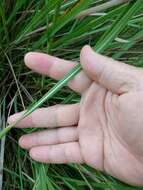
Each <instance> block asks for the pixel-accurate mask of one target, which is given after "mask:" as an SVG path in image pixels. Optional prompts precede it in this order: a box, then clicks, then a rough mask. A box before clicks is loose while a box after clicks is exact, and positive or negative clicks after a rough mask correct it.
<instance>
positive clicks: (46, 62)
mask: <svg viewBox="0 0 143 190" xmlns="http://www.w3.org/2000/svg"><path fill="white" fill-rule="evenodd" d="M24 60H25V64H26V65H27V66H28V67H29V68H30V69H32V70H34V71H36V72H37V73H41V74H44V75H48V76H49V77H51V78H53V79H56V80H60V79H61V78H62V77H63V76H64V75H66V74H67V73H68V72H69V71H70V70H71V69H72V68H73V67H75V65H76V64H77V63H76V62H74V61H67V60H64V59H60V58H57V57H54V56H51V55H48V54H44V53H38V52H29V53H27V54H26V55H25V59H24ZM90 84H91V80H90V79H89V78H88V77H87V75H86V74H85V73H84V72H83V71H81V72H80V73H79V74H77V76H75V77H74V79H73V80H71V81H70V82H69V84H68V85H69V87H70V88H71V89H73V90H75V91H76V92H79V93H82V92H84V91H85V90H86V89H87V88H88V87H89V85H90Z"/></svg>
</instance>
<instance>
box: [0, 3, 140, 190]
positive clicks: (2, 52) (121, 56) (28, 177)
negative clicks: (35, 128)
mask: <svg viewBox="0 0 143 190" xmlns="http://www.w3.org/2000/svg"><path fill="white" fill-rule="evenodd" d="M111 2H112V3H110V6H109V3H108V4H107V3H106V2H105V1H103V0H100V1H98V0H97V1H93V0H90V1H87V0H79V1H77V0H69V1H61V0H54V1H53V0H45V1H44V0H42V1H36V0H32V1H30V2H29V1H28V0H23V1H18V0H15V1H13V2H11V1H9V0H5V1H4V0H2V1H1V2H0V23H1V28H0V57H1V60H0V62H1V63H0V71H1V76H0V78H1V79H0V80H1V83H0V88H1V92H0V93H1V94H0V105H1V106H0V108H1V112H2V114H1V115H2V116H1V117H2V118H6V117H7V116H8V115H9V114H10V113H13V112H17V111H21V110H23V109H25V107H27V106H28V105H29V104H31V103H32V102H36V103H34V104H33V105H32V106H31V107H30V108H29V109H28V111H27V112H26V113H25V115H23V117H26V116H27V115H28V114H30V113H31V112H32V111H34V110H35V109H36V108H37V107H39V106H40V105H41V104H42V103H44V102H45V101H46V100H47V99H49V98H50V99H49V101H48V103H45V104H44V106H49V105H53V104H55V103H59V102H66V103H72V102H78V101H79V95H77V94H75V93H74V92H71V91H70V90H69V89H67V88H63V89H61V87H63V86H65V84H66V83H67V82H68V81H69V80H70V79H71V78H72V77H74V76H75V75H76V74H77V73H78V72H79V71H80V70H81V67H80V65H78V66H77V67H76V68H74V70H72V71H71V72H70V73H69V74H68V75H67V76H65V77H64V78H63V79H62V80H61V81H59V82H58V83H55V81H53V80H51V79H49V78H47V77H40V76H37V75H36V74H33V73H31V72H29V71H28V70H27V69H26V68H25V67H24V66H23V55H24V54H25V53H26V52H27V51H34V50H39V51H43V52H46V53H51V54H54V55H56V56H60V57H62V58H65V59H73V60H78V56H79V51H80V49H81V47H82V46H83V45H84V44H87V43H90V44H91V46H93V47H94V49H95V50H96V51H97V52H103V53H104V54H106V55H109V56H112V57H114V58H116V59H118V60H124V61H125V62H126V63H128V64H134V63H136V66H142V61H141V60H142V47H143V46H142V37H143V16H142V8H143V5H142V0H136V1H123V0H122V1H118V3H117V1H115V0H112V1H111ZM103 5H104V6H103ZM99 7H100V8H99ZM101 7H102V9H101ZM91 8H92V10H93V8H94V10H96V13H95V14H91V12H90V11H89V10H91ZM98 10H99V11H100V14H99V13H98V14H97V12H98ZM101 11H102V12H101ZM92 13H93V12H92ZM84 15H86V16H84ZM95 41H96V43H95ZM53 86H54V87H53ZM51 87H53V88H52V89H51ZM47 90H49V91H48V93H47ZM59 90H60V92H59V93H58V96H57V95H56V94H55V93H56V92H57V91H59ZM44 94H45V95H44ZM43 95H44V96H43ZM41 97H42V98H41ZM40 98H41V99H40ZM38 99H39V101H38ZM3 120H4V119H3ZM5 120H6V119H5ZM4 126H5V122H3V125H2V128H4ZM12 127H13V126H9V128H4V131H2V132H1V133H0V137H2V136H3V135H5V134H6V133H7V132H8V131H9V129H11V128H12ZM30 131H31V129H30V130H29V129H28V130H25V129H22V130H15V129H13V130H12V131H11V132H10V133H9V134H8V135H7V138H6V145H5V159H4V168H3V169H4V180H3V188H4V189H20V190H24V189H36V190H38V189H43V190H46V189H50V190H55V189H56V190H57V189H59V190H64V189H71V190H73V189H79V190H82V189H85V188H86V189H107V188H109V189H133V188H132V187H129V186H128V185H125V184H122V183H120V182H119V181H117V180H115V179H114V178H112V177H110V176H107V175H105V174H102V173H100V172H98V171H95V170H93V169H92V168H90V167H88V166H85V165H75V164H68V165H58V166H57V165H43V164H39V163H36V162H34V161H32V160H31V159H30V157H29V156H28V154H27V153H26V152H25V151H24V150H22V149H21V148H19V147H18V146H17V141H16V139H18V137H19V136H20V135H21V134H22V133H23V132H26V133H29V132H30ZM9 158H11V160H9ZM136 189H139V188H136Z"/></svg>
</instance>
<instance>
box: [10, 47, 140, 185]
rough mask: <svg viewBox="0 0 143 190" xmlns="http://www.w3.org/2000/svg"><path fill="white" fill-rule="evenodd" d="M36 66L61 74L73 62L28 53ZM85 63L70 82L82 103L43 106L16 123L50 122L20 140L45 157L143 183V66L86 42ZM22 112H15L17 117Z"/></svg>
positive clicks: (31, 64) (40, 70) (43, 71)
mask: <svg viewBox="0 0 143 190" xmlns="http://www.w3.org/2000/svg"><path fill="white" fill-rule="evenodd" d="M25 64H26V65H27V66H28V67H29V68H30V69H32V70H34V71H36V72H38V73H41V74H44V75H48V76H50V77H52V78H54V79H57V80H59V79H61V78H62V77H63V76H64V75H65V74H66V73H67V72H69V71H70V70H71V69H72V68H73V67H74V66H75V64H77V63H75V62H72V61H67V60H62V59H59V58H56V57H53V56H50V55H46V54H42V53H34V52H31V53H28V54H26V56H25ZM80 64H81V66H82V68H83V71H81V72H80V73H79V74H78V75H77V76H76V77H75V78H74V79H73V80H72V81H70V82H69V84H68V85H69V87H70V88H71V89H73V90H74V91H76V92H78V93H80V94H81V101H80V103H79V104H73V105H55V106H52V107H48V108H40V109H38V110H36V111H35V112H33V113H32V114H31V115H30V116H28V117H27V118H25V119H24V120H23V121H21V122H20V123H19V124H18V125H17V126H16V127H19V128H26V127H33V128H48V129H47V130H43V131H41V132H34V133H31V134H27V135H23V136H22V137H21V138H20V140H19V145H20V146H21V147H22V148H24V149H27V150H28V151H29V154H30V156H31V157H32V158H33V159H34V160H36V161H39V162H43V163H86V164H88V165H90V166H91V167H93V168H95V169H98V170H101V171H104V172H107V173H108V174H110V175H112V176H114V177H116V178H118V179H119V180H122V181H124V182H126V183H129V184H132V185H137V186H142V185H143V70H142V69H139V68H136V67H133V66H129V65H126V64H124V63H121V62H118V61H115V60H113V59H111V58H108V57H105V56H103V55H100V54H97V53H95V52H94V51H93V50H92V49H91V48H90V47H89V46H84V47H83V48H82V50H81V53H80ZM21 114H22V112H21V113H16V114H14V115H12V116H11V117H10V118H9V120H8V122H9V123H10V124H12V123H13V122H15V121H16V120H17V119H18V117H20V115H21Z"/></svg>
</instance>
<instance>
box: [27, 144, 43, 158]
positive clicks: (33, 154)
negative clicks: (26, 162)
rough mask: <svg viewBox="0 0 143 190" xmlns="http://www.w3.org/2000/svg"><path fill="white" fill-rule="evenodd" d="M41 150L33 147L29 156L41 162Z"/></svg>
mask: <svg viewBox="0 0 143 190" xmlns="http://www.w3.org/2000/svg"><path fill="white" fill-rule="evenodd" d="M40 154H41V153H40V150H38V149H37V148H36V147H33V148H31V149H30V150H29V155H30V157H31V158H32V159H33V160H36V161H40V160H39V158H40V157H41V155H40Z"/></svg>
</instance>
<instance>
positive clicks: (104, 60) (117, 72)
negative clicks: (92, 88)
mask: <svg viewBox="0 0 143 190" xmlns="http://www.w3.org/2000/svg"><path fill="white" fill-rule="evenodd" d="M80 62H81V66H82V68H83V70H84V71H85V72H86V74H87V75H88V76H89V77H90V78H91V79H92V80H94V81H96V82H98V83H99V84H100V85H102V86H104V87H105V88H107V89H109V90H111V91H112V92H114V93H117V94H122V93H125V92H128V91H131V90H143V70H142V69H139V68H137V67H134V66H130V65H127V64H125V63H122V62H119V61H115V60H113V59H112V58H108V57H106V56H103V55H100V54H98V53H96V52H94V51H93V50H92V49H91V47H90V46H88V45H86V46H84V47H83V48H82V50H81V54H80Z"/></svg>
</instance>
